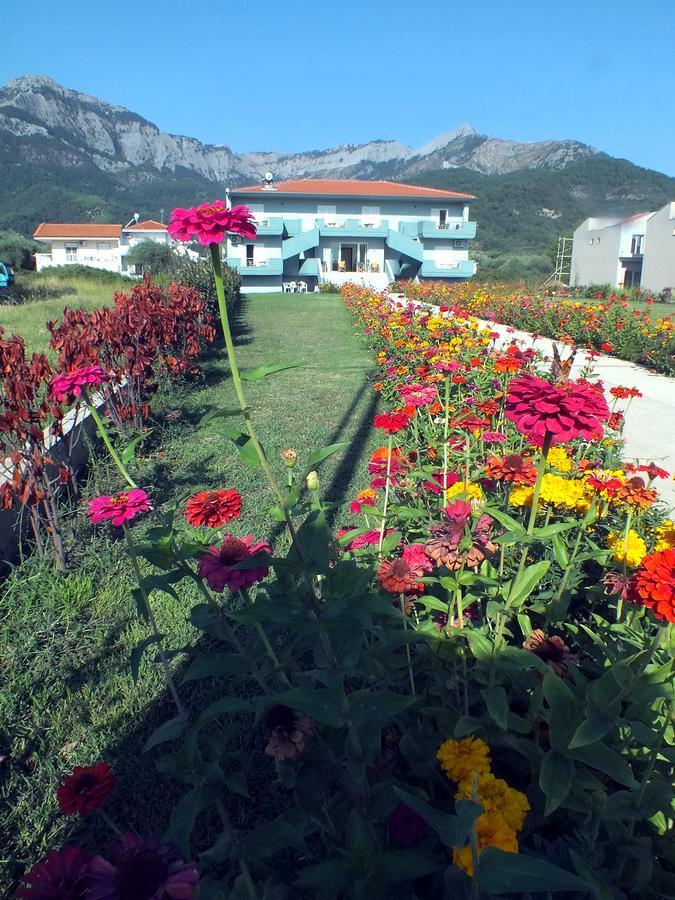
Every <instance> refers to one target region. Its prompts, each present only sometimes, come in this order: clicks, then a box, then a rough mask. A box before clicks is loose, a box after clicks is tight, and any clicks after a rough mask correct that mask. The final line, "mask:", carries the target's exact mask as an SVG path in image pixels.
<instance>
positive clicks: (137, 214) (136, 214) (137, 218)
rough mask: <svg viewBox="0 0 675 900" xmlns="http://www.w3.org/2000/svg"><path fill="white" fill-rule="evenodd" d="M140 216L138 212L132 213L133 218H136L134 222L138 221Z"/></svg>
mask: <svg viewBox="0 0 675 900" xmlns="http://www.w3.org/2000/svg"><path fill="white" fill-rule="evenodd" d="M140 217H141V216H140V213H134V219H136V222H138V220H139V219H140Z"/></svg>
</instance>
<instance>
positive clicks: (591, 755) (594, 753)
mask: <svg viewBox="0 0 675 900" xmlns="http://www.w3.org/2000/svg"><path fill="white" fill-rule="evenodd" d="M572 743H574V741H572ZM567 755H568V756H571V757H572V759H576V760H577V761H578V762H582V763H585V765H587V766H589V767H590V768H591V769H597V770H598V772H604V773H605V775H609V777H610V778H612V779H613V780H614V781H616V782H618V783H619V784H623V785H624V786H625V787H629V788H635V787H637V782H636V780H635V778H634V777H633V772H632V771H631V767H630V766H629V765H628V762H627V760H625V759H624V758H623V757H622V756H619V754H618V753H616V752H615V751H614V750H612V749H611V747H608V746H607V744H603V743H602V742H601V741H598V742H597V743H595V744H587V745H586V746H584V747H574V748H573V749H572V748H571V749H569V750H568V751H567Z"/></svg>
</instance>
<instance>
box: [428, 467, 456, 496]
mask: <svg viewBox="0 0 675 900" xmlns="http://www.w3.org/2000/svg"><path fill="white" fill-rule="evenodd" d="M431 477H432V479H433V481H425V482H424V487H425V488H426V489H427V490H428V491H429V492H430V493H431V494H440V493H441V491H443V490H446V491H447V489H448V488H449V487H452V485H453V484H457V482H458V481H460V477H459V475H457V474H456V473H455V472H446V473H445V475H443V472H442V471H440V472H434V473H433V475H432V476H431Z"/></svg>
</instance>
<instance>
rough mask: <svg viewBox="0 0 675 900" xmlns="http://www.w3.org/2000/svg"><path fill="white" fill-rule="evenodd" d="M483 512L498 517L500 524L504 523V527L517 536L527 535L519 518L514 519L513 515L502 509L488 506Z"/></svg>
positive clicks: (494, 517)
mask: <svg viewBox="0 0 675 900" xmlns="http://www.w3.org/2000/svg"><path fill="white" fill-rule="evenodd" d="M482 512H483V513H484V514H486V515H488V516H492V518H493V519H496V520H497V521H498V522H499V524H500V525H503V526H504V528H506V530H507V531H509V532H511V534H513V535H514V536H515V537H518V538H522V537H523V536H524V535H525V533H526V532H525V528H524V526H523V525H522V524H521V523H520V522H519V521H518V520H517V519H514V518H513V516H510V515H509V514H508V513H505V512H502V511H501V509H492V508H486V509H483V510H482Z"/></svg>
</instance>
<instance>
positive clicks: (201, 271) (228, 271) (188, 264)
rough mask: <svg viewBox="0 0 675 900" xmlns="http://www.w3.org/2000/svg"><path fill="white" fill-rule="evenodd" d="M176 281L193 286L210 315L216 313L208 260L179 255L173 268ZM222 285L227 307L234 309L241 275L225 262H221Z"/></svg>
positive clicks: (216, 303)
mask: <svg viewBox="0 0 675 900" xmlns="http://www.w3.org/2000/svg"><path fill="white" fill-rule="evenodd" d="M174 277H175V279H176V281H178V282H180V283H181V284H184V285H186V286H187V287H190V288H193V289H194V290H196V291H197V292H198V294H199V295H200V297H202V299H203V300H204V302H205V303H206V305H207V308H208V310H209V312H210V313H211V315H212V316H214V317H215V316H217V315H218V299H217V297H216V289H215V286H214V283H213V270H212V269H211V264H210V262H209V261H208V260H205V259H199V260H192V259H190V258H189V257H187V256H180V257H179V259H178V263H177V264H176V268H175V270H174ZM223 287H224V289H225V301H226V303H227V306H228V308H229V309H234V308H235V307H236V306H237V304H238V303H239V300H240V299H241V293H240V291H241V277H240V276H239V273H238V272H235V270H234V269H232V268H231V267H230V266H228V265H227V264H223Z"/></svg>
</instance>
